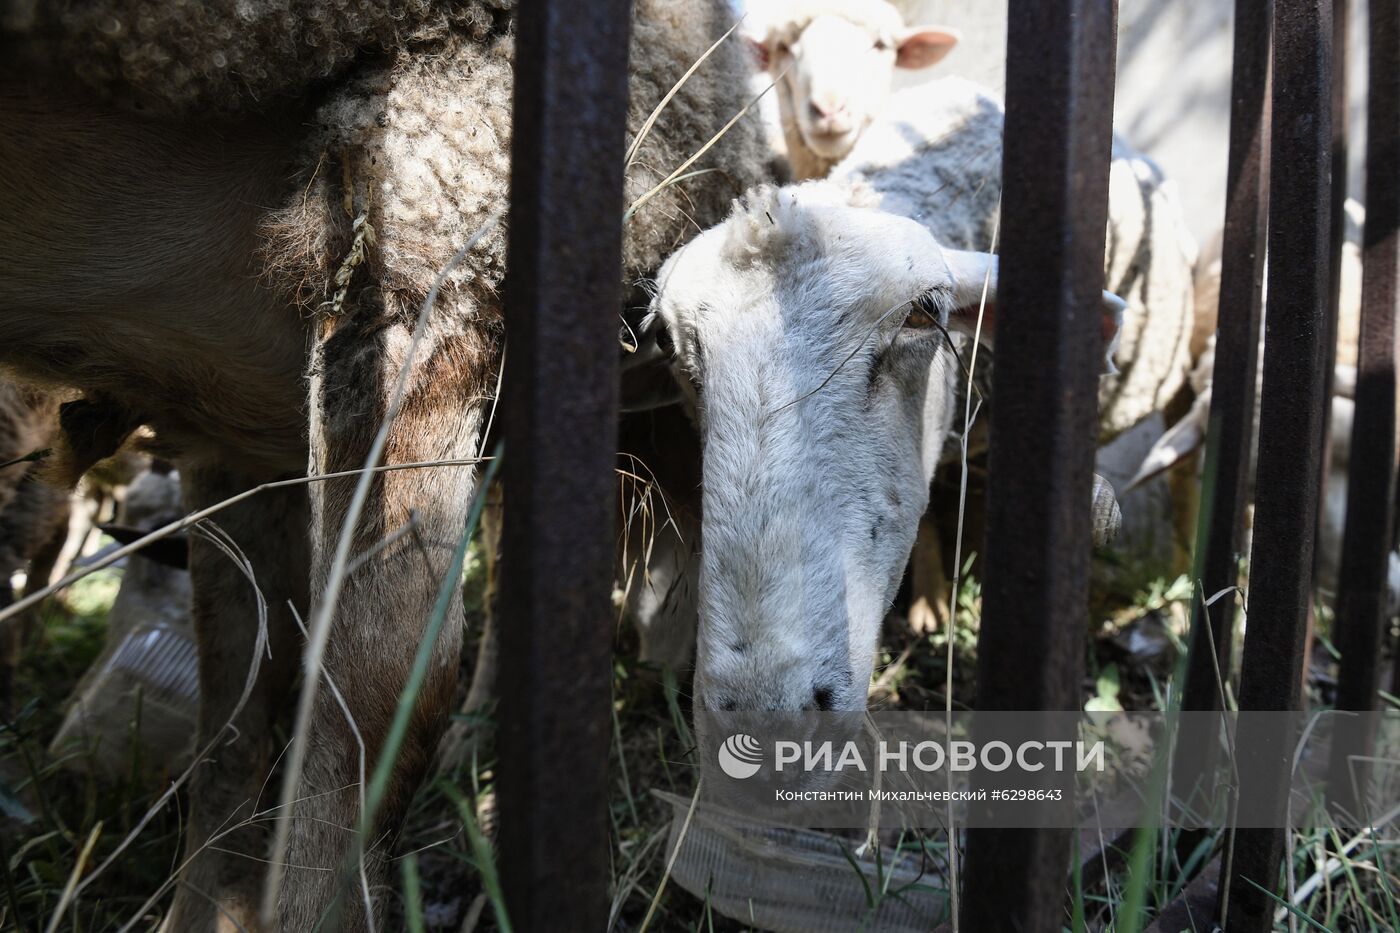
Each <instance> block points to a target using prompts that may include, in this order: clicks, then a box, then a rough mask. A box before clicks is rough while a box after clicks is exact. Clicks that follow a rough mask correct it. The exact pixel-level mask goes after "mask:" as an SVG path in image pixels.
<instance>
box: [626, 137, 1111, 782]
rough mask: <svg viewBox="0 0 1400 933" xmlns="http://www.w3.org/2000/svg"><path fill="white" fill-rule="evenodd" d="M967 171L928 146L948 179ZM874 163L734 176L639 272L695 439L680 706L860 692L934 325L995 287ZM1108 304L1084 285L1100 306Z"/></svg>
mask: <svg viewBox="0 0 1400 933" xmlns="http://www.w3.org/2000/svg"><path fill="white" fill-rule="evenodd" d="M974 112H975V110H974ZM979 174H980V173H979V172H978V170H977V168H976V166H975V165H971V164H969V163H968V162H967V160H959V159H953V160H949V161H948V162H945V163H942V169H941V178H942V180H943V181H944V182H945V183H947V184H949V185H950V186H956V187H957V188H958V189H959V190H960V191H961V193H962V194H963V195H965V196H966V195H974V190H973V189H974V188H975V187H976V185H977V184H978V176H979ZM880 180H881V178H880V176H879V175H878V173H875V172H871V173H869V174H867V175H866V176H865V177H864V178H863V179H860V180H856V179H844V178H843V179H831V180H826V181H815V182H807V183H805V184H801V185H794V186H790V187H786V188H781V189H771V188H759V189H756V190H755V191H753V192H750V194H749V195H748V196H747V197H746V198H745V199H744V200H743V201H741V202H739V203H738V204H736V207H735V210H734V213H733V214H732V215H731V217H730V218H729V219H728V220H727V221H725V222H724V223H723V224H720V225H719V226H717V227H714V228H712V229H710V230H708V231H706V232H705V233H704V234H702V235H701V236H699V237H697V238H696V239H695V240H693V241H691V242H690V243H689V244H687V245H686V246H685V247H683V248H682V249H681V250H679V251H678V252H677V253H676V254H675V255H674V256H672V257H671V258H670V259H669V260H668V261H667V263H666V265H665V266H663V268H662V271H661V274H660V275H659V276H658V279H657V294H656V297H655V299H654V300H653V302H652V306H651V315H650V316H649V318H648V320H647V322H646V323H645V325H644V326H643V331H644V333H645V334H647V335H648V336H649V337H650V338H651V339H652V340H654V341H656V342H657V344H658V345H659V346H662V347H665V348H668V349H667V352H666V360H667V365H668V367H669V368H670V370H671V372H672V373H673V375H674V377H675V379H676V380H677V382H678V384H679V385H680V387H681V388H682V390H683V392H684V395H685V397H686V399H687V407H688V409H689V410H690V411H691V413H692V414H693V417H694V419H695V422H696V426H697V429H698V430H699V433H700V437H701V445H702V447H703V450H704V458H703V464H702V470H703V477H702V483H701V488H702V495H703V502H702V510H701V521H702V531H701V534H700V540H701V542H702V546H701V550H700V554H699V579H698V585H697V586H696V587H695V588H694V592H695V594H696V597H697V603H698V611H699V625H700V628H699V635H698V639H697V644H696V670H695V682H694V697H695V701H696V703H697V705H698V706H699V708H701V709H704V710H719V711H727V710H779V711H799V710H834V711H844V712H853V711H858V710H863V709H864V707H865V702H866V692H867V686H868V684H869V680H870V675H871V671H872V668H873V663H874V655H875V648H876V642H877V638H878V634H879V629H880V625H881V621H882V619H883V618H884V615H885V613H886V612H887V611H888V609H889V607H890V604H891V602H892V600H893V599H894V596H895V593H896V591H897V590H898V588H899V584H900V580H901V578H902V576H903V571H904V567H905V564H906V562H907V561H908V559H909V553H910V548H911V547H912V545H913V543H914V538H915V533H916V530H917V526H918V523H919V519H920V516H922V515H923V513H924V510H925V507H926V506H927V503H928V494H929V481H930V479H931V476H932V474H933V471H934V468H935V466H936V465H937V463H938V462H939V459H940V458H941V455H942V449H943V443H944V440H945V436H946V434H947V432H948V430H949V427H950V424H951V422H952V419H953V415H954V409H955V408H956V382H957V381H958V379H960V378H961V370H960V368H959V366H958V364H957V362H956V361H955V359H954V356H953V351H952V349H951V348H950V346H949V342H948V340H947V339H946V337H945V331H944V329H943V328H945V327H946V328H951V329H953V330H955V331H957V332H959V333H962V334H964V335H967V334H971V333H973V332H974V331H975V330H976V329H977V326H978V310H979V304H980V301H981V299H982V296H983V290H984V288H985V289H986V291H987V295H988V302H989V303H992V304H994V303H995V301H996V297H997V269H996V267H997V262H996V259H995V257H993V256H991V255H990V254H988V253H986V252H984V251H979V250H975V249H974V250H962V249H955V248H953V247H952V246H949V245H946V244H942V243H940V241H939V238H938V232H937V231H938V230H939V228H940V226H941V223H940V220H939V218H938V217H937V216H933V215H932V214H925V215H921V216H919V217H918V218H917V219H913V218H911V217H910V216H908V215H907V214H906V213H903V212H902V211H894V212H892V211H891V210H890V208H893V207H895V206H896V205H898V206H899V207H902V208H906V209H907V208H908V207H909V206H910V205H909V204H908V202H903V203H901V202H900V201H899V199H898V198H897V197H895V196H894V195H893V192H892V191H888V190H887V191H884V192H882V191H881V190H880V187H879V182H880ZM948 213H950V214H951V213H953V212H951V211H949V212H948ZM949 229H950V230H952V231H955V232H954V234H953V235H954V236H958V235H960V234H959V233H958V232H957V231H961V232H962V234H965V233H966V226H965V225H963V224H961V223H960V222H954V223H952V224H950V225H949ZM1122 309H1123V303H1122V301H1121V300H1119V299H1118V298H1116V297H1114V296H1112V295H1110V294H1108V293H1104V299H1103V313H1104V315H1105V317H1106V318H1107V319H1108V321H1109V322H1115V323H1116V321H1117V320H1118V319H1119V318H1120V316H1121V313H1122ZM1106 330H1107V331H1109V332H1110V333H1111V332H1112V330H1114V328H1112V327H1110V328H1106ZM994 332H995V321H994V316H993V319H989V320H988V321H987V322H986V326H985V328H984V330H983V332H982V334H983V338H984V339H986V340H988V341H989V342H990V341H991V340H992V338H993V335H994ZM1110 345H1111V340H1110V341H1109V342H1106V343H1105V346H1104V351H1105V353H1107V352H1108V351H1109V349H1110ZM1088 504H1089V503H1087V502H1086V503H1085V505H1086V507H1087V506H1088ZM708 728H709V720H708V719H706V718H699V719H697V730H698V731H699V732H700V736H701V741H702V744H703V743H705V742H707V741H710V740H713V739H714V738H716V736H715V735H714V734H713V733H712V732H707V729H708ZM719 738H722V736H719ZM702 760H713V759H712V758H708V757H706V756H702Z"/></svg>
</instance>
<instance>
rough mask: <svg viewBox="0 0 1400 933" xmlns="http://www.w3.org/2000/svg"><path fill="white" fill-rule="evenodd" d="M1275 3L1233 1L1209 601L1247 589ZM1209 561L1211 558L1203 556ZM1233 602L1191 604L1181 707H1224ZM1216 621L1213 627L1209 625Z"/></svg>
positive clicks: (1205, 498)
mask: <svg viewBox="0 0 1400 933" xmlns="http://www.w3.org/2000/svg"><path fill="white" fill-rule="evenodd" d="M1272 15H1273V4H1272V3H1271V0H1237V2H1236V3H1235V51H1234V72H1233V75H1232V77H1231V87H1230V95H1231V101H1230V155H1229V168H1228V169H1227V178H1226V191H1227V193H1228V194H1227V197H1228V201H1227V203H1226V206H1225V229H1224V231H1223V234H1222V243H1221V268H1220V301H1219V309H1218V323H1217V324H1216V337H1215V360H1216V366H1215V376H1214V379H1213V380H1212V383H1211V405H1210V422H1209V426H1208V428H1207V435H1206V461H1205V469H1204V475H1203V477H1202V482H1201V486H1202V490H1203V493H1202V498H1201V530H1200V532H1199V536H1200V537H1199V540H1200V543H1198V545H1197V553H1198V559H1199V560H1200V561H1201V564H1200V567H1201V581H1202V584H1201V586H1202V590H1203V591H1204V595H1205V596H1206V597H1210V596H1213V595H1215V594H1216V593H1219V592H1221V591H1222V590H1225V589H1226V588H1228V587H1231V586H1235V585H1237V584H1238V583H1239V557H1240V542H1241V537H1242V532H1243V529H1244V515H1245V506H1246V505H1247V504H1248V500H1249V453H1250V443H1251V438H1252V434H1253V427H1254V384H1255V379H1256V376H1257V373H1258V357H1259V321H1260V296H1261V293H1262V287H1263V282H1264V231H1265V227H1266V220H1267V217H1268V200H1267V198H1266V197H1265V193H1266V192H1267V191H1268V177H1269V151H1268V141H1269V95H1268V78H1269V33H1270V26H1271V19H1272ZM1202 555H1203V556H1202ZM1234 616H1235V600H1234V599H1233V598H1229V597H1222V598H1221V599H1219V600H1216V602H1215V603H1214V605H1212V606H1211V607H1210V609H1209V610H1203V608H1202V606H1201V602H1200V600H1195V601H1193V603H1192V618H1191V656H1190V665H1189V667H1188V669H1187V675H1186V687H1185V691H1184V694H1183V698H1182V708H1183V709H1185V710H1188V711H1208V710H1217V709H1220V708H1221V703H1222V699H1223V698H1222V697H1221V694H1220V684H1219V683H1218V681H1217V675H1216V671H1217V669H1218V670H1219V671H1220V672H1221V674H1222V675H1223V676H1224V677H1228V676H1229V671H1230V663H1231V651H1230V648H1231V641H1232V638H1231V636H1232V634H1233V630H1234ZM1207 622H1208V623H1209V624H1206V623H1207Z"/></svg>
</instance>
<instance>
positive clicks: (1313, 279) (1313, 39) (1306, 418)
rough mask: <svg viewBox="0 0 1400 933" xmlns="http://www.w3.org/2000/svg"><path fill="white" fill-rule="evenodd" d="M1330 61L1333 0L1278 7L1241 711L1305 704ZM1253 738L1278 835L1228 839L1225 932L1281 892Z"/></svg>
mask: <svg viewBox="0 0 1400 933" xmlns="http://www.w3.org/2000/svg"><path fill="white" fill-rule="evenodd" d="M1331 62H1332V4H1331V0H1275V3H1274V78H1273V80H1274V88H1273V126H1272V134H1273V137H1272V152H1271V156H1270V176H1271V178H1270V212H1269V216H1270V224H1269V272H1268V275H1269V302H1268V309H1267V315H1266V319H1265V324H1266V339H1265V343H1264V364H1263V365H1264V389H1263V392H1264V397H1263V407H1262V409H1261V412H1260V423H1259V460H1258V465H1257V469H1256V482H1255V494H1254V498H1255V505H1254V546H1253V551H1252V553H1251V555H1250V581H1249V583H1250V585H1249V627H1248V630H1247V632H1246V634H1245V641H1244V657H1243V671H1242V675H1241V680H1240V708H1241V709H1248V710H1296V709H1298V708H1299V705H1300V701H1301V693H1302V685H1301V681H1302V667H1303V650H1304V644H1303V641H1304V635H1305V631H1306V622H1307V614H1308V604H1309V602H1310V600H1311V596H1312V586H1311V583H1312V562H1313V543H1314V532H1315V530H1316V523H1317V522H1316V519H1317V501H1318V486H1319V483H1320V481H1321V442H1322V408H1323V404H1324V402H1325V399H1324V398H1323V389H1324V382H1323V367H1324V366H1325V362H1326V354H1325V353H1324V352H1323V346H1322V337H1323V336H1324V335H1325V332H1326V331H1325V328H1326V321H1325V315H1326V314H1327V304H1328V290H1329V274H1328V266H1329V265H1330V263H1329V259H1330V242H1331V240H1330V232H1331V219H1332V201H1331V185H1330V180H1331V170H1332V166H1331V122H1332V121H1331V97H1330V78H1331ZM1258 731H1259V730H1253V731H1250V732H1247V733H1243V734H1241V735H1240V736H1239V737H1238V743H1237V746H1236V750H1237V752H1238V754H1239V756H1240V758H1241V765H1240V771H1241V772H1243V773H1244V774H1246V775H1249V776H1250V779H1249V780H1248V781H1246V782H1244V783H1243V784H1242V786H1241V787H1240V790H1239V793H1240V794H1241V795H1242V796H1243V795H1249V796H1250V797H1252V798H1253V799H1254V801H1255V802H1257V803H1261V804H1262V805H1264V806H1267V807H1271V808H1272V811H1273V812H1274V813H1275V815H1276V822H1274V823H1273V825H1274V826H1275V827H1280V828H1275V829H1240V830H1238V831H1237V832H1236V833H1235V840H1234V859H1233V863H1232V870H1231V876H1230V878H1229V879H1227V881H1228V892H1229V894H1228V896H1229V906H1228V910H1227V916H1228V919H1229V923H1228V928H1229V929H1230V930H1231V933H1263V931H1266V930H1270V929H1272V927H1273V912H1274V908H1275V906H1276V902H1275V901H1274V900H1273V899H1272V898H1270V897H1269V895H1268V894H1266V893H1265V891H1272V890H1274V889H1275V888H1276V886H1277V883H1278V878H1279V865H1280V860H1281V858H1282V854H1283V842H1284V830H1283V829H1282V828H1281V827H1283V826H1284V825H1285V821H1284V815H1285V812H1286V806H1287V794H1288V784H1289V774H1290V765H1291V762H1290V761H1289V760H1288V759H1287V757H1286V756H1277V755H1273V754H1270V753H1268V752H1265V751H1263V749H1265V748H1267V745H1262V744H1260V743H1261V742H1263V743H1267V742H1270V741H1273V742H1278V743H1279V745H1276V746H1275V747H1279V746H1280V745H1286V744H1288V743H1286V742H1285V741H1284V738H1285V737H1283V736H1269V735H1260V734H1258ZM1266 774H1267V775H1271V777H1270V778H1268V779H1258V778H1257V777H1255V776H1259V775H1266ZM1254 885H1260V886H1262V888H1263V890H1261V889H1260V888H1259V887H1255V886H1254Z"/></svg>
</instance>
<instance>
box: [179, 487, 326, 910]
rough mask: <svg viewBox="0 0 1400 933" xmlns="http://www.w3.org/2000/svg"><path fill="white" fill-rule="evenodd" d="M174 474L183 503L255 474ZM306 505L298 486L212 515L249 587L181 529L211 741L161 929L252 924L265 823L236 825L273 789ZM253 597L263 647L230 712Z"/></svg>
mask: <svg viewBox="0 0 1400 933" xmlns="http://www.w3.org/2000/svg"><path fill="white" fill-rule="evenodd" d="M180 478H181V485H182V489H183V494H184V498H185V507H186V508H187V509H190V510H194V509H197V508H202V507H204V506H208V505H212V504H214V503H216V502H220V501H222V500H224V499H226V498H228V497H230V496H232V495H234V494H236V493H239V492H242V491H243V490H245V489H248V488H249V487H251V486H253V485H256V483H257V482H258V481H259V480H260V479H262V477H259V478H251V477H248V476H244V475H239V474H236V473H233V472H227V471H224V470H221V469H217V468H210V467H194V468H190V467H186V468H185V469H183V470H181V477H180ZM306 513H307V505H306V493H305V491H304V490H303V489H301V488H298V487H293V488H291V489H283V490H276V491H270V492H264V493H261V494H259V495H257V496H254V497H252V498H251V499H248V500H246V501H244V502H242V503H239V504H238V505H235V506H231V507H229V508H227V509H225V510H223V511H221V512H219V513H218V515H217V516H216V517H215V519H214V522H215V524H217V526H218V528H219V529H221V530H222V531H223V532H224V533H225V534H227V535H228V537H229V538H230V539H232V541H233V542H234V544H235V545H236V546H237V548H238V549H239V550H241V551H242V552H243V555H244V556H245V557H246V558H247V559H248V562H249V563H250V564H251V566H252V571H253V576H254V579H255V580H256V581H257V582H256V589H255V588H254V584H253V583H251V582H249V580H248V578H247V576H245V575H244V573H243V572H242V570H240V569H239V567H238V565H237V564H235V562H234V560H233V559H232V558H230V557H229V555H228V554H226V553H224V552H223V550H221V549H220V548H219V547H218V546H217V545H215V544H214V543H213V542H212V541H210V540H209V538H208V537H206V535H204V534H201V533H196V534H193V535H191V538H190V557H189V571H190V583H191V587H192V589H193V607H192V617H193V621H194V628H195V635H196V638H197V640H198V644H199V683H200V705H199V720H198V737H197V740H196V741H197V743H198V744H197V746H196V747H197V748H199V749H204V748H205V747H206V746H208V745H209V744H210V743H211V742H213V747H212V748H211V749H210V750H209V752H208V754H207V756H206V757H205V758H204V759H203V760H202V761H201V762H200V763H199V764H198V765H197V766H196V768H195V772H194V774H193V776H192V779H191V780H192V783H191V786H190V815H189V826H188V830H187V832H186V837H185V845H186V851H185V855H186V859H187V861H188V864H187V867H186V868H185V870H184V873H183V874H182V875H181V878H180V883H179V886H178V888H177V889H176V894H175V902H174V904H173V906H172V907H171V912H170V916H169V918H168V920H167V929H171V930H195V931H204V930H215V929H220V930H222V929H233V926H231V925H229V922H228V919H229V918H233V919H234V920H236V921H237V922H238V923H239V924H241V925H242V927H243V928H244V929H247V930H257V929H259V927H258V925H257V921H256V914H257V905H258V900H257V895H258V889H259V885H260V884H261V881H262V876H263V871H262V869H263V860H264V859H265V858H266V849H267V833H266V830H265V828H264V826H265V821H263V822H260V823H258V824H252V825H246V824H245V821H247V820H248V819H249V817H251V816H253V814H254V813H255V812H257V811H259V810H263V809H266V808H267V807H268V806H270V805H271V804H272V803H275V794H271V795H269V794H268V793H266V792H265V790H264V787H265V785H267V779H268V773H269V770H270V768H271V766H272V762H273V759H274V757H275V752H276V751H277V749H275V748H274V745H273V732H272V725H273V722H274V720H275V719H276V718H277V716H278V715H279V714H280V713H281V711H282V710H284V709H285V708H286V699H287V697H288V695H289V693H290V688H291V685H292V680H293V677H294V676H295V674H296V669H297V659H298V657H299V656H300V646H301V636H300V633H299V632H298V631H297V628H296V623H295V619H294V617H293V615H292V609H291V608H290V607H289V605H288V604H289V601H290V603H291V604H292V605H295V606H296V607H297V609H298V611H304V610H305V607H306V575H307V566H308V561H309V558H308V554H307V540H306V533H305V531H304V529H305V527H306ZM259 594H261V596H262V600H263V601H264V603H265V604H266V611H267V639H268V647H267V650H266V651H264V652H263V653H262V655H261V657H260V658H258V664H259V667H258V672H257V680H256V682H255V683H254V685H253V689H252V691H251V693H250V694H249V696H248V699H247V702H246V703H244V705H243V707H242V709H238V701H239V698H240V697H241V696H242V694H243V691H244V689H245V687H246V686H247V682H248V677H249V676H250V674H251V671H252V668H251V665H252V664H253V662H254V651H255V649H256V647H257V644H258V641H259V637H258V628H259V623H258V619H259V603H258V596H259ZM216 739H217V741H215V740H216ZM269 797H271V799H269ZM240 824H245V825H240Z"/></svg>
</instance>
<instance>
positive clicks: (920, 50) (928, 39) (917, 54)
mask: <svg viewBox="0 0 1400 933" xmlns="http://www.w3.org/2000/svg"><path fill="white" fill-rule="evenodd" d="M960 41H962V33H960V32H958V31H957V30H956V29H949V28H947V27H946V26H911V27H909V28H908V29H905V30H903V31H901V32H900V33H899V34H898V35H897V36H896V37H895V48H896V49H897V50H898V51H897V52H896V53H895V59H894V63H895V66H896V67H898V68H928V67H929V66H931V65H936V64H938V63H939V62H941V61H942V60H943V58H944V56H946V55H947V54H948V53H949V52H951V51H953V46H955V45H957V44H958V43H959V42H960Z"/></svg>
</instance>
